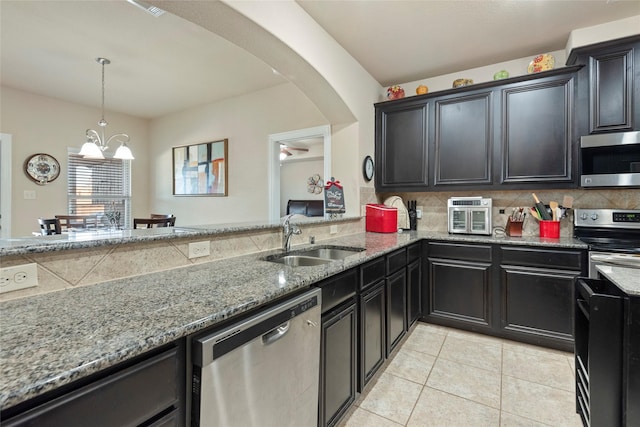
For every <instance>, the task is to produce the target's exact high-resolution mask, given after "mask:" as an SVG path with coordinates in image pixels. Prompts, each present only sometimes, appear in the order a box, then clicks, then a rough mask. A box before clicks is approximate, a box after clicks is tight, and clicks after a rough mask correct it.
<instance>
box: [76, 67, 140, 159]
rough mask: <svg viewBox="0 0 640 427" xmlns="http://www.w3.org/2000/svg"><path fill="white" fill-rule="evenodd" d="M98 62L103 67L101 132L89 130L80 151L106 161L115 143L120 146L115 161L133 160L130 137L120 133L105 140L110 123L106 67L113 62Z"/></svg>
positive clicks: (87, 155)
mask: <svg viewBox="0 0 640 427" xmlns="http://www.w3.org/2000/svg"><path fill="white" fill-rule="evenodd" d="M96 62H97V63H98V64H100V65H102V119H101V120H100V121H99V122H98V126H100V132H98V131H96V130H94V129H87V132H86V138H87V140H86V142H85V143H84V144H83V145H82V148H81V149H80V155H81V156H83V157H85V158H90V159H104V151H105V150H106V149H107V148H109V144H110V143H111V142H112V141H113V142H117V143H119V144H120V145H119V146H118V149H117V150H116V152H115V154H114V155H113V158H114V159H122V160H133V159H134V157H133V154H132V153H131V150H130V149H129V147H128V146H127V143H128V142H129V135H127V134H126V133H118V134H115V135H112V136H110V137H109V138H107V139H105V135H104V128H105V127H106V126H107V125H108V123H107V121H106V120H105V119H104V66H105V65H109V64H110V63H111V61H109V60H108V59H106V58H96Z"/></svg>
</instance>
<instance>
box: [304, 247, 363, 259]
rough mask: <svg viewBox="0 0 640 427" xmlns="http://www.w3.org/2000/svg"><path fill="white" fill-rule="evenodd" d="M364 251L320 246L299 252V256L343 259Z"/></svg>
mask: <svg viewBox="0 0 640 427" xmlns="http://www.w3.org/2000/svg"><path fill="white" fill-rule="evenodd" d="M362 251H364V248H352V247H343V246H321V247H319V248H313V249H307V250H303V251H300V254H302V255H305V256H311V257H316V258H324V259H331V260H338V259H345V258H346V257H348V256H350V255H353V254H356V253H358V252H362Z"/></svg>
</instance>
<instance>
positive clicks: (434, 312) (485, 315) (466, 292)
mask: <svg viewBox="0 0 640 427" xmlns="http://www.w3.org/2000/svg"><path fill="white" fill-rule="evenodd" d="M490 306H491V264H490V263H471V262H459V261H455V260H447V259H430V260H429V309H428V316H427V318H429V319H432V320H440V321H441V322H439V323H442V324H445V325H451V326H472V327H474V328H476V327H480V328H479V329H483V328H485V329H486V328H489V327H490V324H491V320H490V319H491V317H490V315H491V310H490Z"/></svg>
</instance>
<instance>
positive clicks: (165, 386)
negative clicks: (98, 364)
mask: <svg viewBox="0 0 640 427" xmlns="http://www.w3.org/2000/svg"><path fill="white" fill-rule="evenodd" d="M184 355H185V349H184V344H183V342H182V341H180V343H179V344H178V343H176V344H175V345H172V346H170V347H169V348H167V347H164V348H163V349H162V350H160V351H154V352H152V353H151V354H147V355H143V356H140V357H138V358H136V359H134V360H133V361H131V362H125V363H124V364H123V365H119V366H116V367H114V368H112V369H109V370H107V372H105V373H101V375H102V377H101V378H99V379H94V380H86V381H83V380H81V381H82V382H83V383H84V384H83V385H81V386H79V387H78V388H72V389H71V391H69V389H68V388H65V389H66V393H64V394H62V395H58V396H57V397H51V396H46V395H43V396H42V397H41V400H42V402H41V403H40V404H36V406H33V407H31V408H29V409H24V408H23V407H24V405H19V406H20V407H21V408H22V409H24V410H23V411H22V412H21V413H20V414H19V415H16V416H13V417H11V416H10V417H8V418H7V417H6V415H5V414H3V420H2V425H3V426H7V427H8V426H71V425H87V426H88V425H90V426H125V425H131V426H135V425H142V424H144V425H149V426H183V425H184V420H185V394H186V393H185V384H186V379H185V378H186V377H185V356H184ZM25 403H26V404H29V402H25Z"/></svg>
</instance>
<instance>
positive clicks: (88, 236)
mask: <svg viewBox="0 0 640 427" xmlns="http://www.w3.org/2000/svg"><path fill="white" fill-rule="evenodd" d="M358 219H359V217H342V218H330V219H327V218H324V217H317V218H316V217H310V218H308V217H294V218H293V219H292V224H322V223H339V222H344V221H354V220H358ZM278 228H282V223H281V222H279V221H265V222H242V223H240V222H239V223H229V224H201V225H190V226H187V227H158V228H144V229H137V230H110V229H98V230H79V231H73V230H72V231H71V232H65V233H62V234H54V235H52V236H28V237H16V238H10V239H0V256H9V255H25V254H31V253H45V252H56V251H64V250H69V249H86V248H94V247H99V246H108V245H118V244H122V243H139V242H152V241H157V240H167V239H177V238H186V237H202V236H215V235H220V234H229V233H242V232H250V231H260V230H268V229H278Z"/></svg>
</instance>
